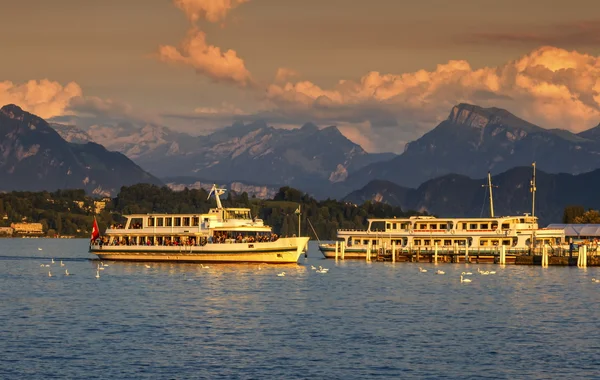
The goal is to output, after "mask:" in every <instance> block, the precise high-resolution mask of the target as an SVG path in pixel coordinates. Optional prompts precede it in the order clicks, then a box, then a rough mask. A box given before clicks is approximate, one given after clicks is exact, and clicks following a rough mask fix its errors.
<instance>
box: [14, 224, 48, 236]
mask: <svg viewBox="0 0 600 380" xmlns="http://www.w3.org/2000/svg"><path fill="white" fill-rule="evenodd" d="M10 226H11V227H12V229H13V230H14V231H13V232H14V233H15V234H18V235H43V234H44V230H43V227H42V223H24V222H23V223H11V225H10Z"/></svg>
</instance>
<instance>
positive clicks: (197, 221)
mask: <svg viewBox="0 0 600 380" xmlns="http://www.w3.org/2000/svg"><path fill="white" fill-rule="evenodd" d="M199 225H200V218H199V217H197V216H194V217H192V226H194V227H198V226H199Z"/></svg>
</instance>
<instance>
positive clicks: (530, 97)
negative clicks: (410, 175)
mask: <svg viewBox="0 0 600 380" xmlns="http://www.w3.org/2000/svg"><path fill="white" fill-rule="evenodd" d="M460 102H467V103H474V104H477V105H481V106H497V107H503V108H506V109H508V110H509V111H511V112H513V113H515V114H516V115H517V116H520V117H522V118H524V119H526V120H529V121H531V122H533V123H536V124H538V125H540V126H542V127H546V128H564V129H570V130H572V131H574V132H579V131H582V130H585V129H588V128H590V127H592V126H595V125H597V124H598V122H599V121H600V57H597V56H593V55H589V54H581V53H578V52H575V51H567V50H563V49H559V48H555V47H550V46H546V47H541V48H538V49H535V50H533V51H532V52H530V53H529V54H527V55H524V56H522V57H520V58H519V59H517V60H514V61H510V62H507V63H505V64H503V65H500V66H497V67H483V68H479V69H474V68H473V67H471V65H470V64H469V62H467V61H464V60H453V61H449V62H447V63H445V64H439V65H438V66H437V67H436V69H435V70H432V71H427V70H419V71H415V72H410V73H403V74H381V73H379V72H375V71H373V72H369V73H367V74H366V75H364V76H363V77H361V78H360V79H358V80H341V81H339V82H338V84H337V85H335V86H333V87H331V88H322V87H320V86H318V85H317V84H315V83H312V82H310V81H298V82H289V81H288V82H285V83H274V84H272V85H270V86H269V87H268V88H267V91H266V106H267V107H268V109H269V112H271V113H274V114H278V115H280V116H281V117H283V118H285V117H288V118H289V119H290V120H291V119H296V120H298V122H303V121H307V120H313V121H315V122H320V123H328V124H336V123H343V124H346V125H349V126H354V127H353V129H352V134H353V136H355V138H357V137H356V136H357V135H358V134H361V135H362V138H363V139H364V138H368V139H369V140H371V145H372V146H375V147H378V148H377V150H379V151H382V150H393V151H397V152H398V151H401V150H402V148H403V146H404V143H405V142H408V141H410V140H412V139H414V138H417V137H419V136H420V135H422V134H423V133H424V132H426V131H427V130H429V129H431V128H432V127H434V126H435V124H436V123H438V122H440V121H441V120H443V119H445V118H446V117H447V115H448V112H449V111H450V109H451V107H452V106H453V105H455V104H457V103H460ZM365 123H367V124H365ZM361 125H362V127H361ZM365 125H368V128H367V127H365ZM392 136H395V137H396V138H392ZM398 137H399V138H398Z"/></svg>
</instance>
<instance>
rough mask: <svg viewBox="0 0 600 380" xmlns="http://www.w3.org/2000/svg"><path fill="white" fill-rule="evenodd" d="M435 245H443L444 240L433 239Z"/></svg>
mask: <svg viewBox="0 0 600 380" xmlns="http://www.w3.org/2000/svg"><path fill="white" fill-rule="evenodd" d="M433 245H438V246H439V245H442V241H441V240H434V241H433Z"/></svg>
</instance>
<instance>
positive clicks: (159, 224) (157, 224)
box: [156, 218, 164, 227]
mask: <svg viewBox="0 0 600 380" xmlns="http://www.w3.org/2000/svg"><path fill="white" fill-rule="evenodd" d="M156 226H157V227H162V226H164V220H163V218H156Z"/></svg>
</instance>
